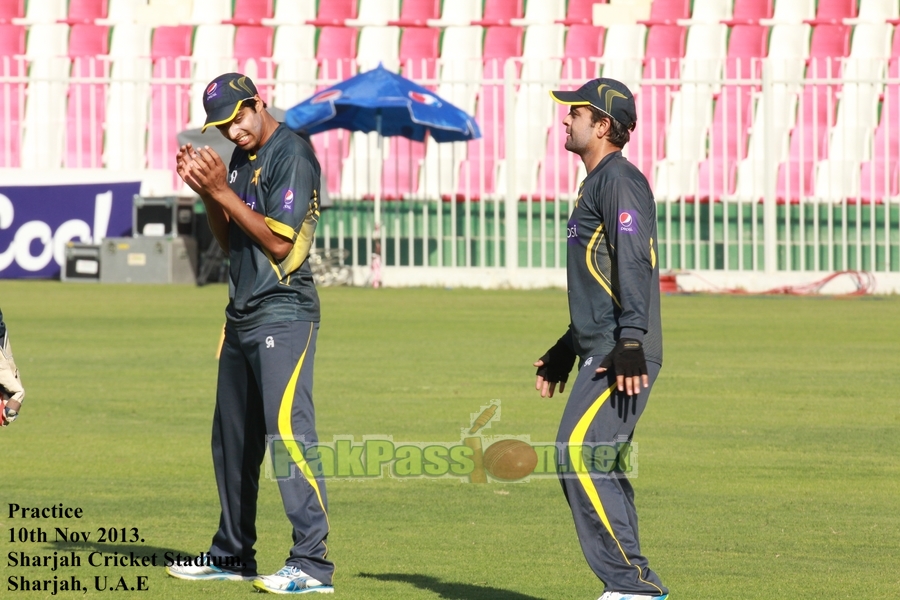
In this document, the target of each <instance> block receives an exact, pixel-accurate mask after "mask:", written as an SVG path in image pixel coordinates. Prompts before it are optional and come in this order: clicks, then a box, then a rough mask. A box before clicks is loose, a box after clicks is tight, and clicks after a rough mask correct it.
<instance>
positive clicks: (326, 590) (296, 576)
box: [253, 565, 334, 594]
mask: <svg viewBox="0 0 900 600" xmlns="http://www.w3.org/2000/svg"><path fill="white" fill-rule="evenodd" d="M253 587H255V588H256V589H257V590H259V591H260V592H268V593H270V594H316V593H318V594H333V593H334V586H331V585H325V584H324V583H322V582H321V581H319V580H318V579H316V578H315V577H312V576H310V575H307V574H306V573H304V572H303V571H302V570H300V569H299V568H298V567H292V566H290V565H288V566H286V567H283V568H282V569H281V570H280V571H278V572H277V573H275V574H274V575H264V576H262V577H260V578H259V579H257V580H256V581H254V582H253Z"/></svg>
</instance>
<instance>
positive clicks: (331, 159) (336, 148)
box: [310, 129, 350, 195]
mask: <svg viewBox="0 0 900 600" xmlns="http://www.w3.org/2000/svg"><path fill="white" fill-rule="evenodd" d="M310 137H311V139H312V142H313V148H314V149H315V151H316V157H317V158H318V159H319V165H320V166H321V167H322V182H323V185H326V186H328V193H329V194H334V195H338V194H340V193H341V170H342V167H343V164H344V158H346V157H347V154H348V153H349V149H350V141H349V140H350V138H349V135H348V134H347V132H344V131H338V130H336V129H332V130H330V131H323V132H322V133H317V134H315V135H313V136H310Z"/></svg>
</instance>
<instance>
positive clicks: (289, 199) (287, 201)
mask: <svg viewBox="0 0 900 600" xmlns="http://www.w3.org/2000/svg"><path fill="white" fill-rule="evenodd" d="M281 208H283V209H284V210H293V209H294V190H291V189H289V190H288V191H286V192H285V193H284V198H283V199H282V201H281Z"/></svg>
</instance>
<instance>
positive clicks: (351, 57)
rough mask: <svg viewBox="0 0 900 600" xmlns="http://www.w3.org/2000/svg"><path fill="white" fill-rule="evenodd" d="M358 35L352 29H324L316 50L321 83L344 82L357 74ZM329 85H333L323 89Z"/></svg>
mask: <svg viewBox="0 0 900 600" xmlns="http://www.w3.org/2000/svg"><path fill="white" fill-rule="evenodd" d="M357 34H358V31H357V30H356V29H353V28H352V27H322V29H321V30H320V31H319V45H318V47H317V48H316V60H317V61H318V62H319V80H320V81H321V80H326V81H329V82H330V81H343V80H344V79H347V78H348V77H352V76H353V75H354V74H355V73H356V67H355V57H356V36H357ZM328 85H331V83H327V84H325V85H324V86H322V87H327V86H328ZM320 89H321V88H320Z"/></svg>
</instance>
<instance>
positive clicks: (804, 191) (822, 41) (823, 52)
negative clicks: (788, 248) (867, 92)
mask: <svg viewBox="0 0 900 600" xmlns="http://www.w3.org/2000/svg"><path fill="white" fill-rule="evenodd" d="M849 46H850V27H848V26H845V25H817V26H816V27H815V28H814V29H813V33H812V41H811V42H810V52H809V60H808V66H807V69H806V80H807V83H805V84H804V85H803V90H802V92H801V94H800V104H799V106H798V108H797V125H796V127H794V129H793V131H791V136H790V150H789V154H788V160H787V162H786V163H782V164H781V165H780V166H779V168H778V179H777V183H776V196H777V197H778V199H779V200H784V201H785V202H797V201H799V199H800V198H801V197H808V196H811V195H812V193H813V191H812V190H813V187H814V185H813V184H814V171H815V163H816V162H818V161H819V160H821V159H823V158H825V157H826V156H827V155H828V146H827V144H828V129H829V127H831V126H832V125H834V120H835V116H836V113H837V99H838V91H839V87H840V86H838V85H837V84H831V83H827V84H820V83H816V82H815V81H814V80H816V79H822V78H829V79H833V78H840V77H841V65H842V62H841V59H842V58H843V57H845V56H847V53H848V51H849Z"/></svg>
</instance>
